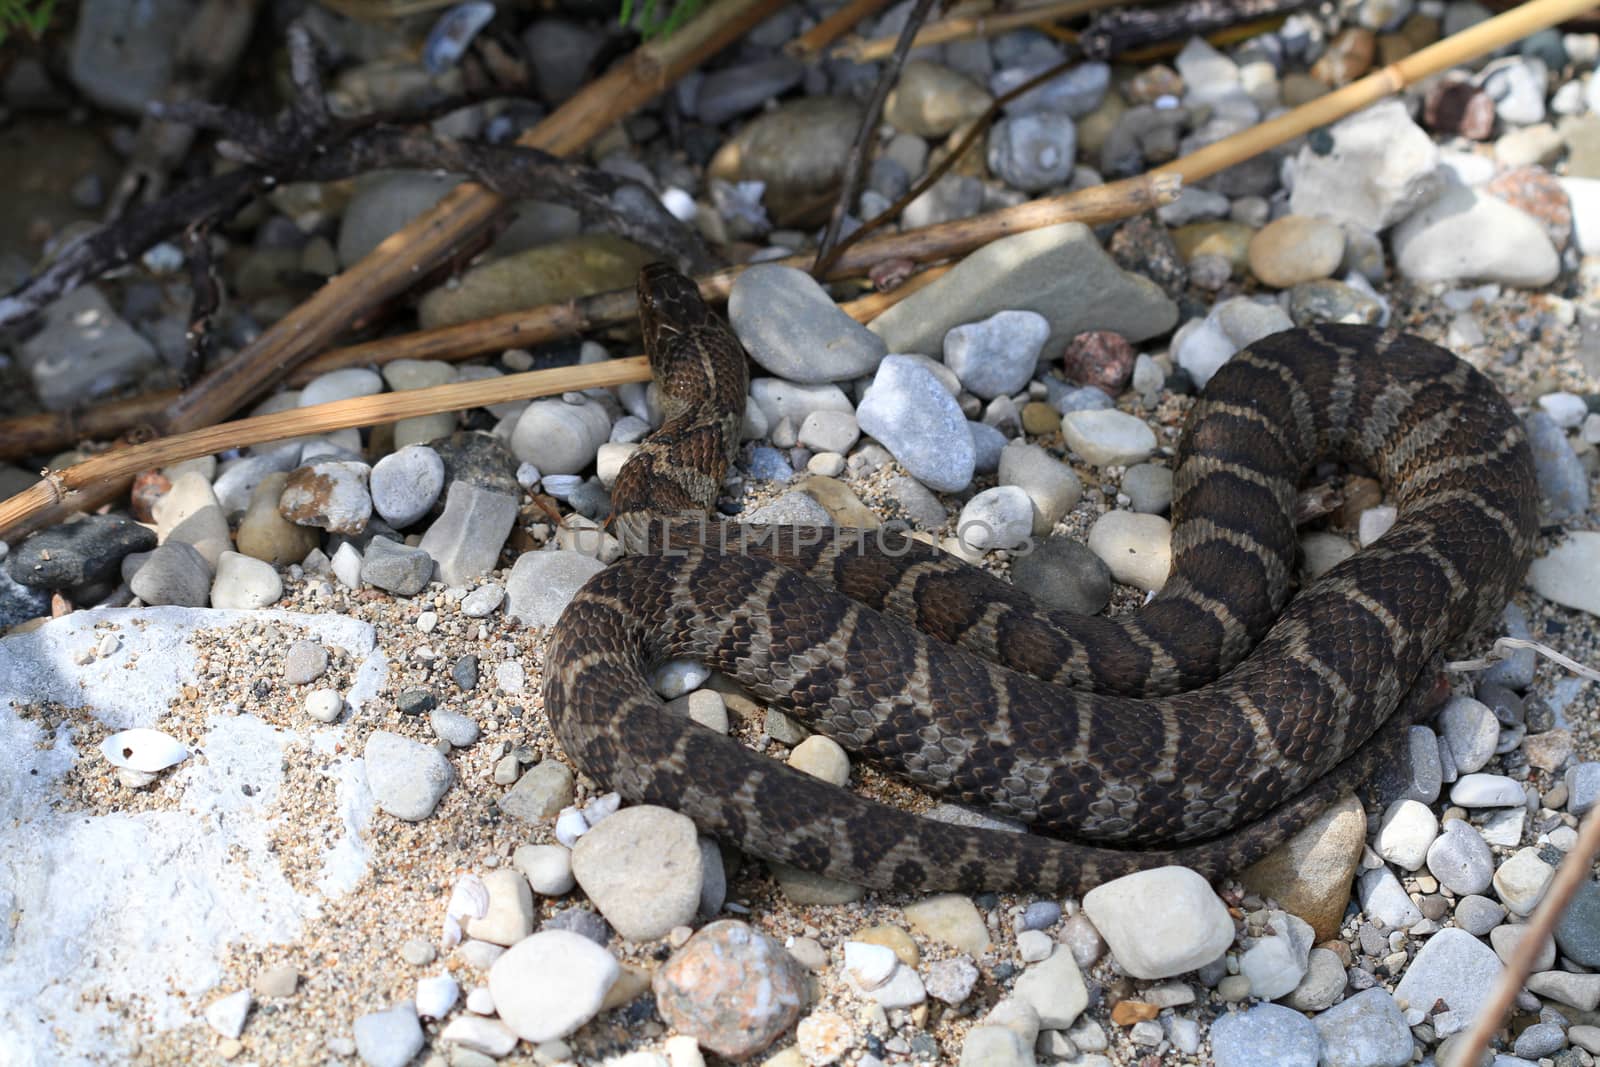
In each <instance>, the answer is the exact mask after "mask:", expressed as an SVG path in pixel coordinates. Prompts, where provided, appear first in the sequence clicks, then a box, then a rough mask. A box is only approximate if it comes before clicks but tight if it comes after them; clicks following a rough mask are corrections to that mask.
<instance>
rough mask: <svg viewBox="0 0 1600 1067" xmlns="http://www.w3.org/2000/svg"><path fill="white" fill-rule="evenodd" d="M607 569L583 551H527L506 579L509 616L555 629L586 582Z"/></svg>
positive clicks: (531, 624)
mask: <svg viewBox="0 0 1600 1067" xmlns="http://www.w3.org/2000/svg"><path fill="white" fill-rule="evenodd" d="M603 570H605V564H603V563H601V562H600V561H599V560H597V559H595V558H594V557H593V556H590V555H586V554H584V553H582V552H573V551H565V550H563V551H545V552H524V553H523V554H522V555H521V556H519V557H517V562H516V564H515V565H514V566H513V567H512V568H511V575H510V577H509V578H508V579H507V580H506V596H507V598H508V600H509V601H510V603H509V605H508V606H507V608H506V614H507V615H508V616H515V617H516V618H518V619H520V620H521V621H522V623H523V624H524V625H526V626H553V625H555V622H556V620H557V619H558V618H560V617H561V612H562V611H563V610H565V609H566V606H567V605H568V604H569V603H571V602H572V598H573V597H574V596H576V595H577V593H578V590H579V589H580V588H581V587H582V586H583V583H584V582H587V581H588V580H589V579H590V578H592V577H594V576H595V575H596V574H598V573H600V572H601V571H603Z"/></svg>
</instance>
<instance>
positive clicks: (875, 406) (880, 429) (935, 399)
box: [856, 286, 976, 493]
mask: <svg viewBox="0 0 1600 1067" xmlns="http://www.w3.org/2000/svg"><path fill="white" fill-rule="evenodd" d="M929 288H931V286H930V287H929ZM926 291H927V290H926V289H923V290H919V292H926ZM903 304H904V302H902V304H901V305H896V306H903ZM878 321H880V322H881V321H882V318H881V317H880V318H879V320H878ZM856 419H857V421H858V422H859V423H860V425H861V429H862V431H863V432H864V433H867V434H870V435H871V436H873V437H875V438H877V439H878V441H880V442H882V444H883V446H884V447H885V448H887V449H888V450H889V451H890V452H891V453H893V455H894V458H895V459H897V460H898V461H899V462H900V464H901V465H902V466H903V467H905V469H906V471H907V472H908V473H909V474H910V475H911V476H912V477H913V478H916V479H917V480H918V481H919V482H922V483H923V484H924V485H926V486H928V487H929V488H930V489H935V490H938V491H939V492H946V493H954V492H958V491H959V490H962V489H965V488H966V487H967V485H968V484H969V483H970V482H971V481H972V474H973V469H974V465H975V462H976V455H975V452H974V449H973V444H972V434H971V433H970V431H968V429H967V420H966V416H965V415H963V414H962V413H961V407H960V405H959V404H957V403H956V399H955V397H953V396H951V395H950V394H949V392H947V391H946V390H945V388H944V386H943V385H942V384H940V382H939V380H938V378H936V377H934V375H933V374H932V372H930V371H929V370H928V369H927V368H925V367H924V366H922V365H921V364H920V363H919V362H917V361H916V360H914V359H911V358H910V357H907V356H898V355H891V356H886V357H884V359H883V362H882V363H880V364H879V365H878V372H877V374H876V375H875V376H874V377H873V379H872V384H871V385H870V386H868V387H867V391H866V393H865V394H864V395H863V396H862V398H861V404H860V406H859V407H858V408H857V409H856Z"/></svg>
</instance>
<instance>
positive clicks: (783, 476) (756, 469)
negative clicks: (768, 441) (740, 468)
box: [745, 445, 794, 482]
mask: <svg viewBox="0 0 1600 1067" xmlns="http://www.w3.org/2000/svg"><path fill="white" fill-rule="evenodd" d="M745 471H746V472H747V473H748V474H749V475H750V477H752V478H754V479H756V480H757V481H760V482H787V481H788V480H789V479H790V478H793V477H794V468H793V467H791V466H789V461H788V459H786V458H785V457H784V455H783V453H782V452H780V451H778V450H777V449H776V448H772V447H770V446H768V445H757V446H755V447H754V448H752V449H751V450H750V460H749V462H748V463H746V464H745Z"/></svg>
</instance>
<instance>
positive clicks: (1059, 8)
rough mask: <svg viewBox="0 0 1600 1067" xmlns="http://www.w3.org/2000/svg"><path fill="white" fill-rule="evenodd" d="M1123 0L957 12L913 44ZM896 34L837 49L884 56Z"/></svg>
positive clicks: (1060, 0)
mask: <svg viewBox="0 0 1600 1067" xmlns="http://www.w3.org/2000/svg"><path fill="white" fill-rule="evenodd" d="M1122 2H1123V0H1055V2H1053V3H1048V4H1038V5H1035V6H1033V7H1024V8H1018V9H1017V10H1015V11H1000V12H992V13H986V14H957V15H953V16H950V17H948V18H943V19H940V20H939V21H937V22H930V23H928V24H927V25H926V26H924V27H923V28H922V29H921V30H920V31H918V33H917V35H916V37H914V38H912V41H911V47H912V48H923V47H926V46H928V45H935V44H945V43H947V42H949V41H964V40H968V39H969V38H973V37H994V36H998V35H999V34H1002V33H1006V32H1008V31H1010V30H1015V29H1018V28H1020V27H1022V26H1033V25H1037V24H1038V23H1041V22H1055V21H1057V20H1058V19H1070V18H1077V17H1078V16H1079V15H1088V14H1090V13H1092V12H1095V11H1102V10H1104V9H1106V8H1108V7H1116V6H1117V5H1118V4H1120V3H1122ZM894 42H895V39H894V38H893V37H874V38H872V39H871V40H846V41H844V42H842V43H841V44H840V45H839V46H838V47H837V48H835V49H834V53H835V54H836V55H839V56H841V57H843V58H845V59H853V60H855V61H856V62H858V63H865V62H868V61H870V60H874V59H882V58H883V57H884V56H887V55H888V54H889V53H891V52H893V51H894Z"/></svg>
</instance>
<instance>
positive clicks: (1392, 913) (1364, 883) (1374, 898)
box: [1356, 867, 1422, 930]
mask: <svg viewBox="0 0 1600 1067" xmlns="http://www.w3.org/2000/svg"><path fill="white" fill-rule="evenodd" d="M1356 896H1357V898H1358V899H1359V900H1360V901H1361V910H1362V911H1363V912H1365V913H1366V914H1367V917H1368V918H1370V919H1373V920H1375V921H1377V922H1381V923H1382V924H1383V925H1385V926H1387V927H1390V928H1391V929H1396V930H1404V929H1406V928H1407V927H1409V926H1411V925H1412V924H1413V923H1419V922H1421V921H1422V912H1420V911H1418V910H1417V906H1416V905H1415V904H1413V903H1412V902H1411V897H1410V896H1409V895H1408V894H1407V893H1406V891H1405V889H1404V887H1402V886H1401V885H1400V880H1399V879H1398V878H1396V877H1395V876H1394V873H1393V872H1392V871H1390V870H1389V868H1388V867H1375V868H1373V869H1372V870H1369V871H1362V872H1361V873H1360V875H1358V876H1357V878H1356Z"/></svg>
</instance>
